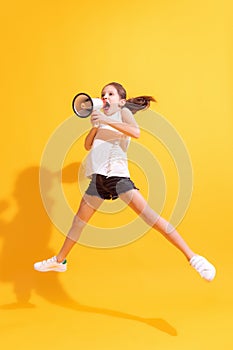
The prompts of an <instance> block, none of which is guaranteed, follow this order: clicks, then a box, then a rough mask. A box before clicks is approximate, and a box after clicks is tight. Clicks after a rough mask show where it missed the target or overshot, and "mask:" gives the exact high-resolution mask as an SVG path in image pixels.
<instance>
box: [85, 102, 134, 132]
mask: <svg viewBox="0 0 233 350" xmlns="http://www.w3.org/2000/svg"><path fill="white" fill-rule="evenodd" d="M121 116H122V122H116V121H114V120H111V117H106V116H105V115H104V114H102V113H100V112H97V111H95V112H94V113H92V117H91V118H92V122H98V123H101V124H107V125H109V126H111V127H113V128H114V129H116V130H118V131H120V132H122V133H123V134H125V135H127V136H131V137H134V138H138V137H139V136H140V129H139V126H138V124H137V123H136V121H135V119H134V116H133V114H132V112H131V111H130V110H129V109H128V108H123V109H122V110H121Z"/></svg>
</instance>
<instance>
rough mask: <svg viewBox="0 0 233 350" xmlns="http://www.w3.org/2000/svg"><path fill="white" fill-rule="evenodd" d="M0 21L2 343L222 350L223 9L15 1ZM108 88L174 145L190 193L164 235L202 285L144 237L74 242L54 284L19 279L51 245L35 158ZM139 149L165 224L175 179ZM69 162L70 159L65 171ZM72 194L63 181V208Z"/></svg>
mask: <svg viewBox="0 0 233 350" xmlns="http://www.w3.org/2000/svg"><path fill="white" fill-rule="evenodd" d="M0 16H1V21H0V23H1V64H0V67H1V138H0V142H1V184H0V186H1V187H0V191H1V202H0V209H1V229H0V248H1V259H0V291H1V292H0V295H1V299H0V300H1V301H0V304H1V306H0V315H1V317H0V329H1V344H3V345H2V346H4V348H6V349H11V348H12V349H13V348H15V347H18V346H20V347H24V349H31V348H33V349H41V348H43V349H50V348H56V349H68V348H81V347H82V348H84V349H119V348H121V349H134V350H136V349H147V350H150V349H163V350H167V349H168V350H170V349H172V350H176V349H179V350H181V349H189V350H194V349H195V350H196V349H200V350H202V349H203V350H204V349H207V348H210V349H220V348H221V349H231V348H232V346H233V339H232V322H233V318H232V312H233V304H232V263H233V256H232V224H231V218H232V194H233V193H232V177H233V172H232V169H233V166H232V131H233V123H232V99H231V98H232V59H233V55H232V53H233V51H232V27H231V23H232V4H231V1H230V0H223V1H217V0H213V1H204V2H203V1H200V0H198V1H196V0H195V1H194V0H190V1H181V0H177V1H168V0H165V1H164V0H163V1H162V0H160V1H152V0H145V1H138V0H136V1H122V0H118V1H116V2H109V1H102V2H96V1H89V0H87V1H84V2H79V1H74V0H72V1H71V0H67V1H59V0H56V1H55V0H49V1H45V0H41V1H37V0H36V1H33V2H29V1H25V0H23V1H13V2H5V3H4V4H2V6H1V14H0ZM109 81H118V82H120V83H122V84H123V85H124V86H125V87H126V89H127V91H128V94H129V97H131V96H137V95H140V94H152V95H153V96H155V98H156V99H157V100H158V103H157V104H156V105H153V106H152V109H154V110H156V111H157V112H159V113H161V114H162V115H164V116H165V117H166V118H167V119H168V120H169V121H170V122H171V123H172V124H173V125H174V127H175V128H176V130H177V131H178V132H179V133H180V135H181V136H182V138H183V139H184V141H185V144H186V146H187V148H188V151H189V153H190V157H191V160H192V164H193V170H194V191H193V196H192V201H191V204H190V207H189V210H188V212H187V214H186V216H185V218H184V220H183V221H182V223H181V224H180V225H179V227H178V229H179V231H180V233H181V234H182V236H183V237H184V238H185V239H186V240H187V241H188V242H189V243H190V245H191V246H192V247H193V249H194V250H196V251H198V252H199V253H201V254H203V255H206V256H207V257H209V258H210V260H211V261H212V262H213V263H214V264H215V265H216V267H217V271H218V273H217V278H216V280H215V281H214V282H213V283H211V284H207V283H205V282H204V281H203V280H202V279H201V278H200V277H199V276H198V275H197V274H196V273H195V271H193V270H192V269H191V268H190V267H189V265H188V264H187V262H186V261H185V259H184V257H183V256H182V255H181V254H180V253H179V252H178V251H177V250H176V249H175V248H173V247H172V246H171V245H170V244H169V243H167V242H166V241H165V240H164V239H163V238H161V237H160V236H159V234H156V233H154V232H152V231H149V232H148V233H147V234H146V235H145V236H144V237H143V238H141V239H140V240H138V241H136V242H135V243H133V244H131V245H127V246H125V247H121V248H118V249H109V250H101V249H93V248H88V247H85V246H80V245H79V246H77V247H75V248H74V250H73V251H72V253H71V255H70V257H69V270H68V271H67V273H65V274H62V275H58V274H52V273H48V274H39V273H36V272H34V271H33V269H32V264H33V262H34V261H36V260H38V259H41V258H47V257H49V256H51V255H53V254H55V253H56V251H57V250H58V249H59V247H60V245H61V243H62V241H63V238H64V237H63V235H62V234H61V233H59V232H58V230H56V229H55V227H54V226H53V225H52V224H51V222H50V220H49V219H48V217H47V215H46V213H45V211H44V209H43V206H42V203H41V199H40V194H39V188H38V167H39V166H40V161H41V156H42V152H43V149H44V147H45V144H46V143H47V141H48V139H49V138H50V136H51V134H52V133H53V131H54V130H55V128H56V127H57V126H58V125H60V123H62V122H63V121H64V120H65V119H66V118H68V117H69V116H70V115H71V114H72V111H71V100H72V98H73V96H74V95H75V94H76V93H77V92H80V91H85V92H88V93H90V94H91V95H92V96H98V95H99V92H100V89H101V88H102V86H103V85H104V84H106V83H108V82H109ZM80 122H81V121H80ZM142 141H143V135H142ZM145 142H146V138H145ZM150 147H152V150H153V151H154V152H155V153H156V152H160V153H159V154H160V156H161V155H163V153H164V157H163V156H162V157H161V159H160V161H161V163H163V169H164V172H165V175H166V181H167V184H168V195H167V201H166V206H165V209H164V216H165V217H166V216H167V213H168V212H169V211H170V210H171V208H172V206H173V205H174V195H173V192H174V191H175V190H174V189H173V185H174V186H175V184H176V179H175V178H174V171H170V168H171V166H170V165H169V164H170V163H169V162H171V160H170V159H169V157H168V155H167V154H165V153H166V152H163V151H162V150H161V151H158V149H157V147H158V145H157V143H155V145H150ZM153 147H154V148H153ZM82 156H83V151H81V150H80V152H79V151H78V150H77V151H75V152H73V151H72V152H71V153H70V155H67V159H66V164H67V165H69V163H72V162H74V161H76V162H80V161H81V159H82V158H81V157H82ZM166 160H167V161H166ZM173 170H174V169H173ZM151 171H153V169H151ZM141 177H142V180H143V183H144V181H145V179H144V178H143V176H142V175H141V173H140V171H139V172H136V173H135V178H134V180H135V182H136V183H137V184H139V183H140V181H141V180H140V179H141ZM139 187H140V186H139ZM74 188H75V185H74V184H73V183H72V184H71V183H70V184H64V189H65V191H66V193H67V196H68V198H69V201H70V202H71V205H72V206H77V204H78V202H79V199H80V198H79V197H78V196H74V195H72V193H73V192H72V191H73V189H74ZM74 193H75V194H76V192H75V191H74ZM97 220H98V217H97ZM118 220H119V216H117V215H116V216H114V217H113V218H112V224H113V225H114V223H115V224H117V223H118Z"/></svg>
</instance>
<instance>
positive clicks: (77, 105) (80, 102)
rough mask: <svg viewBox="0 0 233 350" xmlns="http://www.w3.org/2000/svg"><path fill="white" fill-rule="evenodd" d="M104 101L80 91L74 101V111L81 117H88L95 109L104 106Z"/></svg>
mask: <svg viewBox="0 0 233 350" xmlns="http://www.w3.org/2000/svg"><path fill="white" fill-rule="evenodd" d="M103 106H104V103H103V101H102V100H101V99H100V98H91V97H90V96H89V95H88V94H85V93H84V92H80V93H79V94H77V95H76V96H75V97H74V99H73V102H72V108H73V111H74V113H75V114H76V115H77V116H78V117H80V118H87V117H89V115H91V113H92V112H93V111H96V110H99V109H101V108H103Z"/></svg>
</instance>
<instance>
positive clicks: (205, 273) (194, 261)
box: [189, 255, 216, 281]
mask: <svg viewBox="0 0 233 350" xmlns="http://www.w3.org/2000/svg"><path fill="white" fill-rule="evenodd" d="M189 263H190V265H191V266H192V267H193V268H194V269H195V270H196V271H197V272H198V273H199V274H200V275H201V277H202V278H204V279H205V280H207V281H212V280H213V279H214V277H215V275H216V269H215V267H214V265H212V264H211V263H210V262H209V261H208V260H207V259H206V258H204V257H203V256H200V255H194V256H193V257H192V258H191V260H190V261H189Z"/></svg>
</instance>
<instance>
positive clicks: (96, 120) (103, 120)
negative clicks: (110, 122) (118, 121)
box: [91, 111, 107, 125]
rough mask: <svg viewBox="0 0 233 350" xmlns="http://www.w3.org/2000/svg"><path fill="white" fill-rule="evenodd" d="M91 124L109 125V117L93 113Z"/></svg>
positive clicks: (98, 112)
mask: <svg viewBox="0 0 233 350" xmlns="http://www.w3.org/2000/svg"><path fill="white" fill-rule="evenodd" d="M91 123H92V124H93V125H96V124H107V117H106V116H105V115H104V114H103V113H101V112H100V111H93V112H92V114H91Z"/></svg>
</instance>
